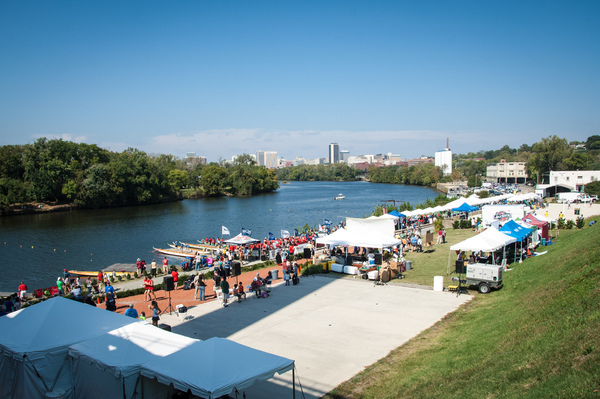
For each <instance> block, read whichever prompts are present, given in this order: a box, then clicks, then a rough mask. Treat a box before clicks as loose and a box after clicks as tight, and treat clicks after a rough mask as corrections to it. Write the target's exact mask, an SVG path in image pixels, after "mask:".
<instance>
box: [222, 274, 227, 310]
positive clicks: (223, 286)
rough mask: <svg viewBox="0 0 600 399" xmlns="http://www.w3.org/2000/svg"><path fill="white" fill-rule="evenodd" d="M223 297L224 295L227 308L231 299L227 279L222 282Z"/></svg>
mask: <svg viewBox="0 0 600 399" xmlns="http://www.w3.org/2000/svg"><path fill="white" fill-rule="evenodd" d="M221 295H223V306H224V307H227V306H228V305H227V300H228V299H229V283H228V282H227V279H226V278H223V280H221Z"/></svg>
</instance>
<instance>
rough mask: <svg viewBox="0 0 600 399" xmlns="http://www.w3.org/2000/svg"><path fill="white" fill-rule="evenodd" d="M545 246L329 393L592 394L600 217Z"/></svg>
mask: <svg viewBox="0 0 600 399" xmlns="http://www.w3.org/2000/svg"><path fill="white" fill-rule="evenodd" d="M593 220H596V221H598V220H600V218H598V217H596V218H594V219H593ZM587 222H589V220H588V221H587ZM587 222H586V223H587ZM546 248H547V249H548V253H547V254H545V255H542V256H537V257H534V258H532V259H529V260H527V261H525V262H523V263H522V264H516V265H514V268H513V270H511V271H508V272H506V273H505V278H504V285H505V286H504V288H502V289H501V290H499V291H495V292H492V293H491V294H489V295H477V294H475V293H474V292H472V295H476V297H475V298H474V299H473V301H471V302H470V303H469V304H467V305H465V306H464V307H462V308H460V309H459V310H458V311H456V312H454V313H453V314H451V315H449V316H448V317H446V318H445V319H444V320H442V321H440V322H439V323H437V324H436V325H435V326H434V327H432V328H431V329H429V330H427V331H425V332H423V333H422V334H421V335H419V336H417V337H416V338H414V339H413V340H411V341H409V342H408V343H406V344H405V345H403V346H402V347H400V348H398V349H396V350H395V351H393V352H392V353H390V354H389V355H388V356H387V357H386V358H384V359H382V360H381V361H379V362H378V363H376V364H374V365H372V366H371V367H369V368H368V369H366V370H365V371H364V372H363V373H361V374H359V375H357V376H355V377H354V378H353V379H352V380H350V381H348V382H346V383H345V384H342V385H341V386H340V387H338V388H336V389H335V390H334V391H332V392H331V393H330V394H329V395H327V397H328V398H340V397H344V398H346V397H351V398H399V397H402V398H425V397H443V398H521V397H523V398H588V397H591V398H599V397H600V224H596V225H594V226H592V227H588V225H587V224H586V227H585V228H584V229H582V230H570V231H561V233H560V238H559V240H558V241H557V242H556V243H555V244H554V245H552V246H549V247H545V248H543V249H540V250H545V249H546ZM399 311H401V310H399ZM390 317H393V315H390ZM373 339H377V337H373ZM349 350H353V349H349ZM364 350H366V349H364Z"/></svg>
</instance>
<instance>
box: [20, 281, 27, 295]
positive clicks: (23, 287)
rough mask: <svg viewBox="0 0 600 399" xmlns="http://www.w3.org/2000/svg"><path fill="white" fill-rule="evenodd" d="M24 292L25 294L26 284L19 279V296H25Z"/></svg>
mask: <svg viewBox="0 0 600 399" xmlns="http://www.w3.org/2000/svg"><path fill="white" fill-rule="evenodd" d="M25 294H27V286H26V285H25V283H23V282H22V281H21V284H20V285H19V298H21V299H23V298H25Z"/></svg>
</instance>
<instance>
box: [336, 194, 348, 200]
mask: <svg viewBox="0 0 600 399" xmlns="http://www.w3.org/2000/svg"><path fill="white" fill-rule="evenodd" d="M333 199H334V200H343V199H346V196H345V195H344V194H341V193H340V194H338V195H337V197H333Z"/></svg>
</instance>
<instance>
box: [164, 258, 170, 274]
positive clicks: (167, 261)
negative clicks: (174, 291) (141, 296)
mask: <svg viewBox="0 0 600 399" xmlns="http://www.w3.org/2000/svg"><path fill="white" fill-rule="evenodd" d="M162 264H163V266H162V272H163V274H167V273H169V260H168V259H167V257H166V256H165V258H164V259H163V261H162Z"/></svg>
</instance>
